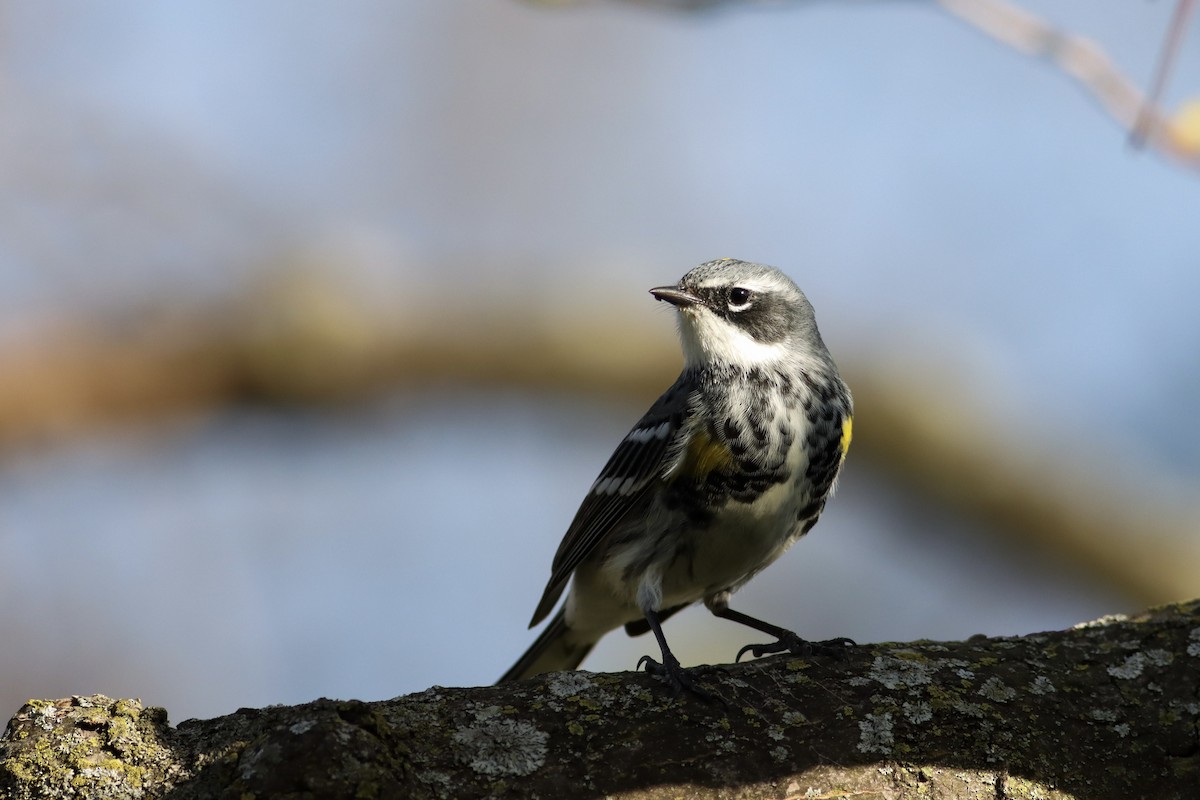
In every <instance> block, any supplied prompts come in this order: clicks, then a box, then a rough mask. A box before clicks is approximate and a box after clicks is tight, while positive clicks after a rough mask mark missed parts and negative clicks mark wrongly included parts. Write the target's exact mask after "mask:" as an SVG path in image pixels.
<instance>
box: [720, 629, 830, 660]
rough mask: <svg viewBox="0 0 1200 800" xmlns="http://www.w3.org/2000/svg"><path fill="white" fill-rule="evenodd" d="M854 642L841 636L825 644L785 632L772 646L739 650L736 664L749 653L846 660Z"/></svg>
mask: <svg viewBox="0 0 1200 800" xmlns="http://www.w3.org/2000/svg"><path fill="white" fill-rule="evenodd" d="M853 646H854V640H853V639H847V638H846V637H844V636H839V637H838V638H836V639H827V640H825V641H823V642H810V641H808V640H807V639H801V638H800V637H799V636H797V635H796V634H794V633H792V632H791V631H784V635H783V636H780V637H779V639H778V640H777V641H774V642H771V643H770V644H748V645H746V646H745V647H743V648H742V649H741V650H738V654H737V658H735V659H734V661H735V662H737V661H741V660H742V656H744V655H746V653H749V654H750V655H752V656H754V657H755V658H762V657H763V656H768V655H773V654H775V653H790V654H792V655H794V656H799V657H801V658H807V657H809V656H830V657H833V658H845V657H846V648H847V647H853Z"/></svg>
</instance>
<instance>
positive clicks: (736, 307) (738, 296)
mask: <svg viewBox="0 0 1200 800" xmlns="http://www.w3.org/2000/svg"><path fill="white" fill-rule="evenodd" d="M748 305H750V290H749V289H745V288H743V287H741V286H735V287H733V288H732V289H730V290H729V309H730V310H731V311H741V310H742V309H744V308H746V306H748Z"/></svg>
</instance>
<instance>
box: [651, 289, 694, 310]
mask: <svg viewBox="0 0 1200 800" xmlns="http://www.w3.org/2000/svg"><path fill="white" fill-rule="evenodd" d="M650 294H652V295H654V298H655V299H656V300H666V301H667V302H668V303H670V304H671V305H673V306H676V307H678V308H687V307H688V306H694V305H696V304H697V303H699V302H700V298H699V297H696V295H694V294H692V293H691V292H686V291H684V290H683V289H680V288H679V287H678V286H659V287H658V288H657V289H651V290H650Z"/></svg>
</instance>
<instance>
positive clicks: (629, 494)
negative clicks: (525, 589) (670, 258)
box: [529, 375, 695, 628]
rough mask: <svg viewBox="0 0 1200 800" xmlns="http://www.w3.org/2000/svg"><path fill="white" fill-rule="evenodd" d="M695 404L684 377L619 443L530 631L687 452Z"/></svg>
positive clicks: (562, 550) (582, 510)
mask: <svg viewBox="0 0 1200 800" xmlns="http://www.w3.org/2000/svg"><path fill="white" fill-rule="evenodd" d="M694 406H695V393H694V392H689V391H688V389H687V386H686V383H685V381H684V378H683V376H682V375H681V376H680V378H679V380H677V381H676V382H675V384H674V385H673V386H672V387H671V388H670V389H668V390H667V391H666V392H665V393H664V394H663V396H662V397H660V398H658V400H657V401H656V402H655V403H654V405H653V406H651V407H650V410H649V411H647V412H646V414H645V416H643V417H642V418H641V419H640V420H639V421H638V423H637V424H636V425H634V426H633V430H631V431H629V433H627V434H626V435H625V438H624V439H622V440H621V443H620V444H619V445H617V449H616V451H615V452H613V454H612V457H611V458H610V459H609V460H608V463H607V464H605V465H604V469H603V470H601V471H600V476H599V477H598V478H596V482H595V483H593V484H592V488H591V490H590V491H589V492H588V494H587V497H585V498H584V500H583V503H582V505H580V506H579V510H578V511H577V512H575V519H574V520H572V522H571V526H570V527H569V528H568V529H567V532H566V534H565V535H564V536H563V540H562V543H561V544H560V545H559V546H558V552H557V553H555V555H554V565H553V567H552V569H551V575H550V582H549V583H547V584H546V591H545V593H544V594H543V595H542V600H541V602H540V603H538V607H537V610H536V611H535V612H534V613H533V621H532V622H530V623H529V627H531V628H532V627H533V626H534V625H537V624H538V623H539V622H541V621H542V620H543V619H545V617H546V616H547V615H548V614H549V613H550V611H551V609H553V608H554V604H555V603H557V602H558V598H559V597H560V596H561V595H562V592H563V589H564V588H566V585H567V580H568V579H569V578H570V577H571V573H572V572H574V571H575V568H576V567H578V566H579V564H580V562H582V561H583V560H584V559H585V558H587V556H588V555H589V554H590V553H591V552H592V551H593V550H595V549H596V545H597V544H598V543H599V542H600V541H601V540H602V539H604V537H605V536H606V535H607V534H608V532H609V531H611V530H612V529H613V527H614V526H615V525H616V524H617V523H618V522H620V521H621V520H622V519H623V518H624V517H625V516H626V515H627V514H629V513H630V512H631V511H633V510H634V509H638V508H641V507H642V506H643V504H644V503H645V502H646V501H647V499H648V495H649V492H650V490H651V489H653V487H654V485H655V483H656V482H657V481H660V480H662V479H663V478H664V477H665V473H666V472H668V471H669V470H670V467H671V466H672V464H673V462H674V461H676V460H678V456H679V454H681V453H683V452H684V450H685V449H686V447H687V442H686V441H684V440H685V439H686V438H687V435H688V433H687V431H688V427H689V426H688V424H687V423H688V420H689V418H690V417H691V415H692V413H693V411H694Z"/></svg>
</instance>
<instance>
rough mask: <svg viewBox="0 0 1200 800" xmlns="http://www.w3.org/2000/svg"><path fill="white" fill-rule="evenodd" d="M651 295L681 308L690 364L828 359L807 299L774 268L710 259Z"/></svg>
mask: <svg viewBox="0 0 1200 800" xmlns="http://www.w3.org/2000/svg"><path fill="white" fill-rule="evenodd" d="M650 294H652V295H654V296H655V297H656V298H657V299H659V300H663V301H665V302H668V303H670V304H671V305H673V306H675V308H676V309H677V310H678V311H679V335H680V339H681V340H682V342H683V354H684V358H685V359H686V360H687V364H688V366H689V367H691V366H733V367H743V368H747V369H748V368H750V367H770V366H773V365H781V364H784V363H788V362H790V363H792V364H795V365H796V366H804V365H805V364H806V362H811V361H814V360H815V361H821V362H825V361H827V360H828V359H829V353H828V351H827V350H826V349H825V344H824V343H823V342H822V341H821V334H820V333H818V331H817V323H816V319H815V318H814V317H813V309H812V305H811V304H809V302H808V298H807V297H805V296H804V293H803V292H801V291H800V289H799V287H797V286H796V284H795V283H793V282H792V279H791V278H789V277H788V276H787V275H784V274H783V273H782V272H780V271H779V270H777V269H775V268H774V267H768V266H765V265H763V264H751V263H748V262H746V261H737V260H735V259H731V258H723V259H719V260H717V261H709V262H707V263H705V264H701V265H700V266H698V267H696V268H695V269H693V270H691V271H690V272H688V273H687V274H686V275H684V276H683V277H682V278H681V279H680V280H679V283H678V284H677V285H675V286H660V287H658V288H655V289H651V290H650Z"/></svg>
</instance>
